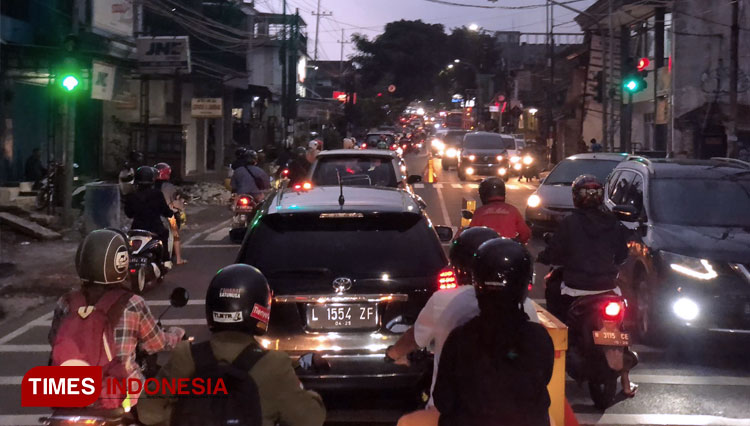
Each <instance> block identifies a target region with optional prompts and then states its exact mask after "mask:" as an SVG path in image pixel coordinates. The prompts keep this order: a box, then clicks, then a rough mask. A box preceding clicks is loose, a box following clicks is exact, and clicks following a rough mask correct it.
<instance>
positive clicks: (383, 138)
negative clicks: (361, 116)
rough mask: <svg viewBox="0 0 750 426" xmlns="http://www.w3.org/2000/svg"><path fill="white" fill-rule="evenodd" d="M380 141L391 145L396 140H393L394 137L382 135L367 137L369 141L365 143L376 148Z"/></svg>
mask: <svg viewBox="0 0 750 426" xmlns="http://www.w3.org/2000/svg"><path fill="white" fill-rule="evenodd" d="M380 141H385V142H386V143H388V144H389V145H390V144H392V143H394V142H395V139H393V136H392V135H381V134H374V135H367V139H366V140H365V142H367V144H368V145H371V146H375V145H377V144H378V142H380Z"/></svg>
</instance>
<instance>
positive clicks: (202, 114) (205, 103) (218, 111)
mask: <svg viewBox="0 0 750 426" xmlns="http://www.w3.org/2000/svg"><path fill="white" fill-rule="evenodd" d="M190 112H191V115H192V116H193V117H195V118H221V117H222V115H223V114H222V112H223V103H222V101H221V98H193V101H192V102H191V104H190Z"/></svg>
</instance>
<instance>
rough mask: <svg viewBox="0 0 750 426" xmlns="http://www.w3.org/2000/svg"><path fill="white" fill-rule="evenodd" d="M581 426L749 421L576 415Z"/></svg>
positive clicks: (687, 416) (681, 416)
mask: <svg viewBox="0 0 750 426" xmlns="http://www.w3.org/2000/svg"><path fill="white" fill-rule="evenodd" d="M576 419H577V420H578V423H580V424H582V425H670V426H672V425H674V426H677V425H691V426H694V425H727V426H736V425H744V426H747V425H750V419H733V418H729V417H720V416H705V415H691V414H578V413H577V414H576Z"/></svg>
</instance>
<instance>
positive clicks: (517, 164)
mask: <svg viewBox="0 0 750 426" xmlns="http://www.w3.org/2000/svg"><path fill="white" fill-rule="evenodd" d="M513 170H521V163H516V164H514V165H513Z"/></svg>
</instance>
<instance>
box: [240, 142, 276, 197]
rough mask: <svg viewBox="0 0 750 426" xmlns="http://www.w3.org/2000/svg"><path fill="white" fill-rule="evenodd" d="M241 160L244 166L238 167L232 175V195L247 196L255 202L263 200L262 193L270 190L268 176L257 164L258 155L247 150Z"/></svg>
mask: <svg viewBox="0 0 750 426" xmlns="http://www.w3.org/2000/svg"><path fill="white" fill-rule="evenodd" d="M242 160H243V161H244V162H245V166H243V167H239V168H237V169H236V170H235V171H234V175H232V181H231V187H232V193H234V194H248V195H250V196H252V197H253V198H254V199H255V200H256V201H257V202H260V201H261V200H263V195H264V191H266V190H268V189H270V188H271V180H270V179H269V177H268V174H266V172H264V171H263V169H261V168H260V167H258V166H257V164H258V154H257V153H256V152H255V151H253V150H247V151H246V152H245V155H244V157H243V158H242Z"/></svg>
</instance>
